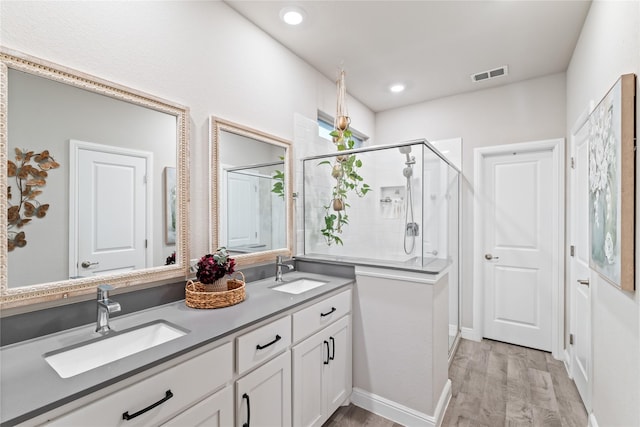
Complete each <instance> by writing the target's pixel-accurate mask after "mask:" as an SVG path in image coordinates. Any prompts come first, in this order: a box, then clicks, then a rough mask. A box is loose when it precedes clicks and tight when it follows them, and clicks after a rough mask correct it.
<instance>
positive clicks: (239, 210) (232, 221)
mask: <svg viewBox="0 0 640 427" xmlns="http://www.w3.org/2000/svg"><path fill="white" fill-rule="evenodd" d="M227 187H228V191H227V194H228V196H227V203H228V205H227V209H228V213H227V218H228V219H229V221H228V222H227V245H228V248H230V249H232V248H242V247H247V248H250V247H252V246H255V245H256V244H257V243H258V242H259V237H258V221H259V218H258V215H256V212H257V211H258V210H257V209H258V206H259V203H260V200H259V199H260V197H259V193H258V178H257V177H255V176H251V175H246V174H242V173H236V172H233V171H228V173H227Z"/></svg>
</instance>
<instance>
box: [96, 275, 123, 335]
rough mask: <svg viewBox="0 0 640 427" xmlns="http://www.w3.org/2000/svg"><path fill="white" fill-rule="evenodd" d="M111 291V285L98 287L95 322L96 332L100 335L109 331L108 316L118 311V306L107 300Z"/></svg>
mask: <svg viewBox="0 0 640 427" xmlns="http://www.w3.org/2000/svg"><path fill="white" fill-rule="evenodd" d="M113 289H114V287H113V286H111V285H100V286H98V319H97V321H96V332H98V333H99V334H102V335H104V334H106V333H108V332H109V331H110V330H111V328H110V327H109V314H111V313H117V312H119V311H120V304H119V303H117V302H115V301H112V300H110V299H109V291H112V290H113Z"/></svg>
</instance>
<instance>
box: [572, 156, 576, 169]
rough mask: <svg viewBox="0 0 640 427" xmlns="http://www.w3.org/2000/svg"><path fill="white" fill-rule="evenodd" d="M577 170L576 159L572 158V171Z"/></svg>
mask: <svg viewBox="0 0 640 427" xmlns="http://www.w3.org/2000/svg"><path fill="white" fill-rule="evenodd" d="M575 168H576V158H575V157H572V158H571V169H575Z"/></svg>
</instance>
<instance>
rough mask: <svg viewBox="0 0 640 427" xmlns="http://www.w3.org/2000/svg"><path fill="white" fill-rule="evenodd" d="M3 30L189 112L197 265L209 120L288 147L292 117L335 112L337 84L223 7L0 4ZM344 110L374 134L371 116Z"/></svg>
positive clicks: (18, 41)
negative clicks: (272, 137)
mask: <svg viewBox="0 0 640 427" xmlns="http://www.w3.org/2000/svg"><path fill="white" fill-rule="evenodd" d="M0 31H1V33H0V35H1V43H2V45H4V46H6V47H9V48H12V49H16V50H19V51H22V52H25V53H28V54H30V55H34V56H37V57H40V58H43V59H46V60H49V61H52V62H56V63H59V64H62V65H65V66H67V67H71V68H75V69H78V70H80V71H83V72H86V73H89V74H93V75H96V76H98V77H101V78H104V79H107V80H111V81H113V82H115V83H119V84H122V85H125V86H129V87H132V88H135V89H137V90H141V91H144V92H147V93H150V94H153V95H155V96H159V97H162V98H165V99H169V100H171V101H175V102H178V103H181V104H183V105H185V106H188V107H189V108H190V113H191V114H190V117H191V167H190V173H191V253H190V256H191V258H196V257H199V256H201V255H203V254H204V253H206V252H207V251H208V250H209V231H208V222H209V221H208V215H209V206H208V204H209V190H208V168H209V160H208V158H209V154H208V153H209V150H208V144H209V141H208V118H209V116H210V115H216V116H219V117H222V118H225V119H228V120H231V121H234V122H237V123H241V124H244V125H247V126H250V127H253V128H255V129H260V130H262V131H264V132H267V133H270V134H273V135H276V136H279V137H282V138H285V139H290V140H291V139H293V128H294V126H293V117H294V114H295V113H299V114H301V115H303V116H305V117H311V118H315V117H316V112H317V110H318V109H321V110H324V111H327V112H331V111H332V110H333V109H334V108H335V83H334V82H333V81H332V80H329V79H326V78H325V77H323V76H322V75H320V74H319V73H318V72H317V71H315V70H314V69H313V68H311V67H310V66H309V65H308V64H306V63H305V62H304V61H302V60H301V59H300V58H298V57H297V56H295V55H294V54H293V53H291V52H290V51H289V50H287V49H286V48H284V47H283V46H282V45H280V44H278V43H277V42H275V41H274V40H273V39H271V38H270V37H268V36H266V35H265V33H264V32H262V31H261V30H260V29H258V28H257V27H255V26H254V25H253V24H251V23H249V22H248V21H247V20H246V19H244V18H243V17H241V16H240V15H238V14H237V13H236V12H235V11H233V10H232V9H231V8H229V7H228V6H227V5H225V4H224V3H222V2H217V1H214V2H196V1H180V2H159V1H155V2H81V1H72V2H49V1H46V2H44V1H36V2H26V1H24V2H22V1H20V2H17V1H16V2H1V3H0ZM336 65H339V64H336ZM347 73H348V70H347ZM348 78H349V77H348V74H347V86H348V84H349V81H348ZM348 104H349V112H350V114H351V117H352V122H353V123H354V124H357V126H356V127H357V128H358V129H359V130H361V131H362V132H364V133H365V134H367V135H369V136H371V137H373V136H374V119H375V116H374V114H373V113H372V112H371V111H370V110H368V109H367V108H366V107H364V106H362V104H360V103H359V102H357V101H356V100H355V99H353V98H349V100H348Z"/></svg>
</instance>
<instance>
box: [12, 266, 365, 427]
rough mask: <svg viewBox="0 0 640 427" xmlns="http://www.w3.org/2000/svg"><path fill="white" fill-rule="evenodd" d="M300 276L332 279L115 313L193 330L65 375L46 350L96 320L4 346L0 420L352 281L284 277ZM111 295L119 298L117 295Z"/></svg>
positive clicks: (32, 412) (49, 405)
mask: <svg viewBox="0 0 640 427" xmlns="http://www.w3.org/2000/svg"><path fill="white" fill-rule="evenodd" d="M301 277H307V278H310V279H316V280H322V281H326V282H328V283H327V284H326V285H323V286H320V287H318V288H315V289H312V290H310V291H307V292H304V293H301V294H298V295H292V294H288V293H284V292H278V291H274V290H272V289H270V288H271V287H273V286H274V285H275V283H274V280H273V278H268V279H263V280H259V281H256V282H252V283H247V288H246V299H245V301H243V302H242V303H240V304H237V305H234V306H231V307H225V308H220V309H215V310H198V309H192V308H189V307H187V306H186V305H185V303H184V301H178V302H175V303H171V304H166V305H162V306H158V307H154V308H151V309H148V310H143V311H139V312H136V313H132V314H129V315H125V316H121V317H116V318H113V319H111V322H110V323H111V328H112V329H113V330H116V331H121V330H124V329H128V328H131V327H136V326H139V325H142V324H145V323H148V322H153V321H156V320H166V321H167V322H171V323H174V324H176V325H178V326H180V327H182V328H184V329H187V330H189V331H190V332H189V333H188V334H186V335H185V336H182V337H180V338H177V339H175V340H172V341H169V342H166V343H164V344H161V345H158V346H156V347H153V348H150V349H148V350H144V351H142V352H140V353H137V354H134V355H131V356H128V357H125V358H123V359H120V360H117V361H115V362H112V363H109V364H107V365H104V366H101V367H98V368H95V369H92V370H90V371H87V372H84V373H82V374H79V375H76V376H73V377H70V378H66V379H63V378H60V376H58V374H57V373H56V372H55V371H54V370H53V368H51V367H50V366H49V365H48V364H47V362H46V361H45V360H44V358H43V355H44V354H45V353H49V352H52V351H55V350H60V349H63V348H66V347H69V346H73V345H75V344H78V343H82V342H85V341H88V340H91V339H95V338H96V337H98V336H99V335H98V334H96V333H95V332H94V330H95V323H92V324H89V325H85V326H81V327H78V328H74V329H70V330H66V331H62V332H58V333H55V334H51V335H46V336H44V337H40V338H35V339H32V340H29V341H23V342H20V343H16V344H12V345H8V346H5V347H2V348H1V349H0V410H1V411H0V413H1V414H0V423H1V425H2V426H12V425H15V424H18V423H20V422H23V421H26V420H28V419H30V418H33V417H35V416H37V415H40V414H43V413H45V412H48V411H50V410H52V409H54V408H56V407H59V406H61V405H64V404H66V403H69V402H71V401H73V400H75V399H78V398H80V397H82V396H85V395H88V394H90V393H92V392H94V391H97V390H100V389H102V388H104V387H106V386H109V385H111V384H114V383H116V382H118V381H121V380H123V379H125V378H128V377H130V376H132V375H135V374H137V373H139V372H142V371H144V370H146V369H149V368H151V367H153V366H156V365H158V364H160V363H163V362H166V361H168V360H171V359H173V358H175V357H177V356H180V355H182V354H185V353H187V352H189V351H192V350H194V349H197V348H198V347H201V346H203V345H205V344H208V343H211V342H213V341H216V340H219V339H221V338H224V337H225V336H228V335H230V334H232V333H234V332H237V331H239V330H241V329H243V328H246V327H248V326H251V325H253V324H255V323H257V322H260V321H262V320H264V319H267V318H269V317H271V316H274V315H277V314H279V313H283V312H285V311H288V310H290V309H292V308H294V307H296V306H299V305H302V304H305V303H307V302H309V301H311V300H313V299H316V298H318V297H321V296H323V295H325V294H328V293H330V292H332V291H335V290H337V289H339V288H341V287H343V286H346V285H348V284H350V283H352V282H353V279H348V278H340V277H333V276H327V275H322V274H313V273H304V272H292V273H287V274H285V276H284V278H285V281H291V280H294V279H297V278H301ZM113 299H115V300H117V296H116V297H114V298H113Z"/></svg>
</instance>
